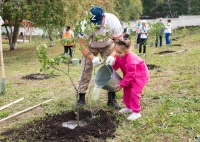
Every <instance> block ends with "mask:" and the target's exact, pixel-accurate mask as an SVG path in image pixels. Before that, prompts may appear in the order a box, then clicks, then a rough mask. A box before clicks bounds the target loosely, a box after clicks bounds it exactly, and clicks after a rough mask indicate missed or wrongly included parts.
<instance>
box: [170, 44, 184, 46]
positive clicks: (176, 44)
mask: <svg viewBox="0 0 200 142" xmlns="http://www.w3.org/2000/svg"><path fill="white" fill-rule="evenodd" d="M172 46H182V45H181V44H172Z"/></svg>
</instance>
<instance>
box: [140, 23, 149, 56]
mask: <svg viewBox="0 0 200 142" xmlns="http://www.w3.org/2000/svg"><path fill="white" fill-rule="evenodd" d="M141 23H142V25H141V26H140V29H139V33H140V41H139V55H141V54H142V46H143V54H144V55H145V53H146V44H147V39H148V34H149V28H148V26H147V21H146V20H142V21H141Z"/></svg>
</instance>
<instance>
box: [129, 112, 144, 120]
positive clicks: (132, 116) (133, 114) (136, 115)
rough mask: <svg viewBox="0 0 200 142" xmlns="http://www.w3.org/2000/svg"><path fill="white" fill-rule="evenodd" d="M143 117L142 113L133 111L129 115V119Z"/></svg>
mask: <svg viewBox="0 0 200 142" xmlns="http://www.w3.org/2000/svg"><path fill="white" fill-rule="evenodd" d="M140 117H141V114H140V113H135V112H133V113H132V114H131V115H129V117H128V118H127V119H128V120H136V119H138V118H140Z"/></svg>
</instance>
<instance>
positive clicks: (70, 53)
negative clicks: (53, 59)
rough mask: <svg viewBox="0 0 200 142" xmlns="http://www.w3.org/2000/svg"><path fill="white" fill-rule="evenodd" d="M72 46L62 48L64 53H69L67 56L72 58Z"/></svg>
mask: <svg viewBox="0 0 200 142" xmlns="http://www.w3.org/2000/svg"><path fill="white" fill-rule="evenodd" d="M71 48H72V46H64V53H68V51H69V56H70V57H71V58H72V49H71Z"/></svg>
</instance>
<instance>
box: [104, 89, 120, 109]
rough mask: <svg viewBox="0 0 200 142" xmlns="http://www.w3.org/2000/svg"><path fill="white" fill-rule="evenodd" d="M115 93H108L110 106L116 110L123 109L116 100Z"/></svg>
mask: <svg viewBox="0 0 200 142" xmlns="http://www.w3.org/2000/svg"><path fill="white" fill-rule="evenodd" d="M115 96H116V95H115V92H108V103H107V105H108V106H111V107H113V108H114V109H121V107H120V105H119V104H118V103H117V101H116V99H115Z"/></svg>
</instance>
